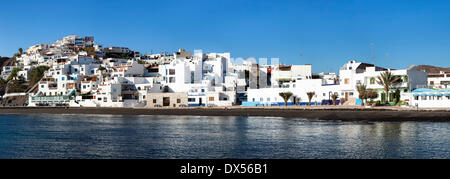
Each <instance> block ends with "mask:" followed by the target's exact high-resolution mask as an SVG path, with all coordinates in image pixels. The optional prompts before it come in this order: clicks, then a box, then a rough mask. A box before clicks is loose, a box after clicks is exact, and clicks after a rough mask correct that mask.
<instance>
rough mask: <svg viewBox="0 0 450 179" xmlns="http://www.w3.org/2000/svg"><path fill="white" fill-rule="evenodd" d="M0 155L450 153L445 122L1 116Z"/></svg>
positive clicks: (360, 155)
mask: <svg viewBox="0 0 450 179" xmlns="http://www.w3.org/2000/svg"><path fill="white" fill-rule="evenodd" d="M0 158H6V159H9V158H33V159H34V158H46V159H47V158H51V159H53V158H57V159H59V158H88V159H89V158H132V159H134V158H151V159H153V158H156V159H168V158H188V159H197V158H201V159H215V158H220V159H222V158H226V159H228V158H233V159H234V158H257V159H286V158H296V159H302V158H308V159H309V158H312V159H316V158H331V159H335V158H364V159H366V158H368V159H371V158H446V159H448V158H450V123H430V122H405V123H355V122H321V121H309V120H305V119H286V118H274V117H267V118H265V117H195V116H114V115H0Z"/></svg>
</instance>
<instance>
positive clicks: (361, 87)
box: [356, 84, 367, 106]
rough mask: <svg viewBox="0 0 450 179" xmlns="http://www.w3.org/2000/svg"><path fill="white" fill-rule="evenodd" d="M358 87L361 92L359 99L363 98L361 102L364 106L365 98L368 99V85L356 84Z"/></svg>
mask: <svg viewBox="0 0 450 179" xmlns="http://www.w3.org/2000/svg"><path fill="white" fill-rule="evenodd" d="M356 89H357V90H358V93H359V96H358V97H359V99H361V100H362V102H361V106H364V100H367V86H366V85H364V84H360V85H357V86H356Z"/></svg>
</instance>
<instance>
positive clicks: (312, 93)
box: [306, 92, 316, 106]
mask: <svg viewBox="0 0 450 179" xmlns="http://www.w3.org/2000/svg"><path fill="white" fill-rule="evenodd" d="M306 95H308V100H309V105H310V106H311V100H312V98H313V97H314V95H316V93H315V92H307V93H306Z"/></svg>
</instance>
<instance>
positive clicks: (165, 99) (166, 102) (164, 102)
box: [163, 97, 170, 106]
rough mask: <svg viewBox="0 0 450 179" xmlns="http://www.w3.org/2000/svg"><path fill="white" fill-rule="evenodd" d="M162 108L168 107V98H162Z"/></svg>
mask: <svg viewBox="0 0 450 179" xmlns="http://www.w3.org/2000/svg"><path fill="white" fill-rule="evenodd" d="M163 106H170V98H169V97H165V98H163Z"/></svg>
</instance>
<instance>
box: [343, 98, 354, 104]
mask: <svg viewBox="0 0 450 179" xmlns="http://www.w3.org/2000/svg"><path fill="white" fill-rule="evenodd" d="M355 105H356V98H348V100H347V101H345V103H344V106H355Z"/></svg>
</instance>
